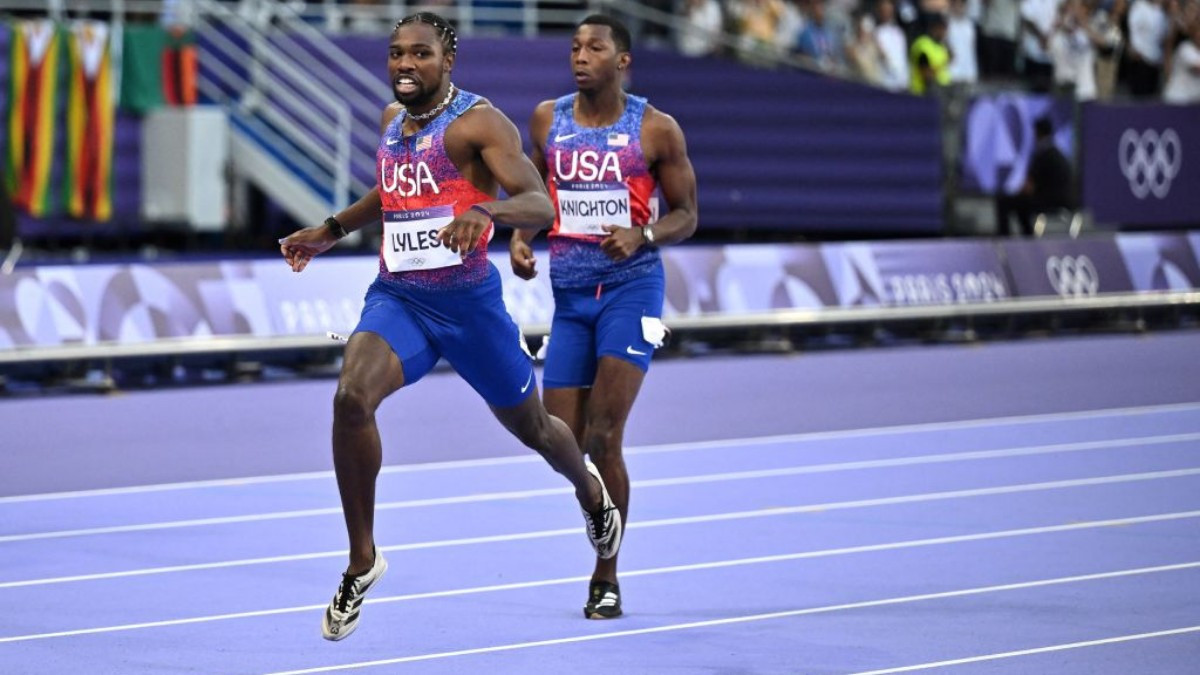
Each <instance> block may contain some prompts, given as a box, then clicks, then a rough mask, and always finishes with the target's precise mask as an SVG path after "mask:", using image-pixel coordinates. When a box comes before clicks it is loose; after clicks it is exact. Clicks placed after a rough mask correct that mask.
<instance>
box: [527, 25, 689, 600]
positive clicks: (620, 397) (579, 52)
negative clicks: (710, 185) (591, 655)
mask: <svg viewBox="0 0 1200 675" xmlns="http://www.w3.org/2000/svg"><path fill="white" fill-rule="evenodd" d="M629 44H630V40H629V31H628V30H627V29H626V28H625V26H624V25H622V24H621V23H620V22H619V21H617V20H615V19H612V18H610V17H605V16H599V15H596V16H589V17H587V18H586V19H584V20H583V21H582V22H581V23H580V24H579V26H578V27H577V28H576V31H575V36H574V38H573V39H572V41H571V72H572V73H573V74H574V76H575V84H576V89H577V91H576V93H574V94H571V95H569V96H564V97H562V98H559V99H556V100H553V101H545V102H543V103H542V104H541V105H539V106H538V107H537V110H536V111H535V112H534V114H533V120H532V121H531V123H530V130H529V135H530V138H531V139H532V140H533V153H532V159H533V163H534V165H535V166H537V168H538V170H540V171H541V173H542V178H544V179H545V180H546V183H547V186H548V188H549V191H550V195H551V198H552V201H553V202H554V205H555V222H554V227H553V229H552V231H551V233H550V237H549V238H550V281H551V286H552V287H553V290H554V319H553V321H552V322H551V326H550V335H549V337H548V338H547V339H548V340H549V344H548V345H547V350H546V369H545V373H544V375H543V379H542V383H543V384H544V385H545V391H546V393H545V401H546V408H547V409H548V410H550V412H551V414H553V415H556V416H558V417H561V418H562V419H564V420H566V421H567V423H568V424H570V425H571V429H572V430H573V431H574V432H575V435H576V436H578V437H579V438H580V443H581V445H582V447H583V450H584V451H585V452H587V453H588V455H589V456H590V457H591V459H592V461H594V462H595V463H596V464H597V466H598V467H599V468H600V473H601V475H603V476H604V481H605V484H606V485H608V487H609V489H610V490H611V491H612V496H613V500H614V501H615V502H616V504H617V508H618V509H619V510H620V512H621V515H622V518H624V517H625V516H626V515H627V513H628V507H629V475H628V473H627V472H626V470H625V460H624V458H623V457H622V443H623V437H624V433H625V421H626V420H627V419H628V417H629V411H630V409H631V408H632V407H633V401H634V399H635V398H636V397H637V393H638V391H639V389H640V388H641V386H642V381H643V380H644V378H645V374H646V371H647V369H649V367H650V357H651V354H652V353H653V352H654V349H655V348H656V347H658V346H660V345H661V344H662V340H663V337H664V333H665V328H664V327H663V324H662V321H661V317H662V309H663V295H664V281H663V266H662V260H661V258H660V256H659V250H658V247H659V246H661V245H663V244H673V243H676V242H680V241H683V240H684V239H687V238H688V237H690V236H691V235H692V233H693V232H694V231H695V230H696V176H695V174H694V173H693V171H692V164H691V161H690V160H689V159H688V156H687V149H686V144H685V142H684V138H683V132H682V131H681V130H680V128H679V125H678V124H677V123H676V122H675V120H674V119H672V118H671V117H670V116H668V115H665V114H663V113H662V112H660V111H658V110H656V109H654V108H653V107H652V106H650V105H648V104H647V103H646V100H645V99H643V98H640V97H637V96H633V95H630V94H627V93H625V92H624V91H623V90H622V86H621V84H622V77H623V75H624V71H625V70H626V69H628V68H629V65H630V63H631V62H632V56H631V55H630V53H629ZM656 189H657V190H659V191H660V192H661V194H662V197H663V199H664V201H665V202H666V206H667V208H668V211H667V212H666V214H665V215H663V217H662V218H660V219H657V220H656V218H655V213H654V212H655V208H654V202H653V196H654V193H655V190H656ZM534 234H535V233H534V232H533V231H529V230H517V231H514V233H513V237H512V240H511V242H510V245H509V246H510V248H509V253H510V258H511V263H512V268H513V272H514V273H516V274H517V276H520V277H522V278H525V279H530V278H532V277H533V276H534V275H536V274H537V270H536V268H535V264H534V258H533V254H532V251H531V250H530V247H529V242H530V241H531V240H532V238H533V235H534ZM621 612H622V609H621V590H620V586H619V585H618V583H617V561H616V558H615V557H614V558H597V560H596V566H595V568H594V570H593V571H592V580H591V584H590V585H589V587H588V598H587V601H586V603H585V604H584V608H583V614H584V616H586V617H587V618H589V619H609V618H614V617H617V616H620V615H621Z"/></svg>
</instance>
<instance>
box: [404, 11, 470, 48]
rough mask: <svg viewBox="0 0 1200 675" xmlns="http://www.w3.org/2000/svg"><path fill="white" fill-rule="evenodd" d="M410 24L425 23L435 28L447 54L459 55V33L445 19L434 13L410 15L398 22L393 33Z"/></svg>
mask: <svg viewBox="0 0 1200 675" xmlns="http://www.w3.org/2000/svg"><path fill="white" fill-rule="evenodd" d="M410 23H423V24H427V25H429V26H433V29H434V30H436V31H437V34H438V38H440V39H441V41H442V47H444V48H445V49H446V52H447V53H449V54H456V53H458V33H456V32H455V31H454V26H451V25H450V22H449V21H447V20H445V19H443V18H442V17H440V16H438V15H437V14H434V13H433V12H417V13H416V14H409V15H408V16H406V17H404V18H403V19H400V20H399V21H397V22H396V27H395V28H393V29H392V32H393V33H395V32H396V31H398V30H400V27H401V26H407V25H408V24H410Z"/></svg>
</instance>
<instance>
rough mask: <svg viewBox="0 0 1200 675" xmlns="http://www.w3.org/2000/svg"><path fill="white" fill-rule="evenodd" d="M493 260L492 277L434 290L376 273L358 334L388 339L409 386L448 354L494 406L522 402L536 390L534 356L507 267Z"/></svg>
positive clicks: (469, 381)
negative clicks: (506, 283)
mask: <svg viewBox="0 0 1200 675" xmlns="http://www.w3.org/2000/svg"><path fill="white" fill-rule="evenodd" d="M489 266H490V269H489V270H488V276H487V279H486V280H485V281H484V282H483V283H482V284H481V285H479V286H476V287H474V288H466V289H454V290H437V291H428V290H421V289H414V288H410V287H406V286H400V285H398V284H395V283H392V282H389V281H386V280H384V279H376V280H375V283H373V284H371V287H370V288H369V289H367V296H366V306H365V307H363V312H362V317H361V318H359V320H358V327H356V328H355V329H354V332H355V333H358V332H369V333H375V334H377V335H379V336H380V337H382V338H383V339H384V340H386V341H387V343H388V344H389V345H390V346H391V348H392V351H394V352H395V353H396V356H398V357H399V358H400V364H401V366H402V367H403V368H404V384H405V386H408V385H410V384H413V383H414V382H416V381H417V380H420V379H421V378H422V377H424V376H425V374H426V373H428V372H429V371H430V370H432V369H433V366H434V364H436V363H437V360H438V357H442V358H445V359H446V361H447V362H448V363H449V364H450V365H451V366H452V367H453V368H454V370H456V371H457V372H458V374H459V375H461V376H462V378H463V379H464V380H466V381H467V384H469V385H471V387H472V388H473V389H474V390H475V391H477V392H479V395H480V396H482V397H483V400H485V401H487V402H488V404H489V405H491V406H494V407H497V408H508V407H511V406H515V405H517V404H518V403H521V402H522V401H524V400H525V399H526V397H528V396H529V395H530V394H532V393H533V391H534V390H535V389H536V386H534V384H533V360H532V359H531V358H530V356H529V352H528V351H527V350H526V349H525V347H524V340H523V339H522V337H521V332H520V330H519V329H518V328H517V324H516V323H514V322H513V320H512V317H510V316H509V315H508V310H506V309H505V307H504V296H503V295H502V292H501V287H500V273H499V272H498V271H497V270H496V267H495V266H494V265H491V264H490V263H489Z"/></svg>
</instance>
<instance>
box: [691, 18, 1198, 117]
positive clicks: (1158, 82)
mask: <svg viewBox="0 0 1200 675" xmlns="http://www.w3.org/2000/svg"><path fill="white" fill-rule="evenodd" d="M676 11H677V13H678V15H679V17H680V18H681V19H682V23H681V26H680V28H679V29H678V30H677V31H676V36H675V37H676V44H677V46H678V48H679V49H680V50H681V51H683V52H684V53H686V54H689V55H694V56H701V55H706V54H715V53H726V54H731V55H734V56H737V57H738V58H741V59H743V60H746V61H748V62H764V61H769V60H772V59H775V60H778V59H788V58H796V59H799V60H801V61H802V62H804V63H806V64H807V65H809V66H810V67H813V68H817V69H820V70H822V71H825V72H829V73H832V74H837V75H841V76H847V77H854V78H857V79H860V80H863V81H866V82H869V83H871V84H874V85H877V86H880V87H884V88H887V89H891V90H895V91H904V90H906V91H911V92H914V93H923V92H927V91H931V90H935V89H937V88H943V87H954V86H957V87H966V88H972V87H975V86H977V85H979V84H980V83H981V82H982V83H998V84H1001V85H1004V86H1017V87H1024V88H1027V89H1030V90H1033V91H1039V92H1050V91H1053V92H1056V93H1070V94H1073V95H1074V96H1075V98H1077V99H1079V100H1092V99H1111V98H1113V97H1115V96H1130V97H1133V98H1137V99H1154V98H1160V97H1161V98H1162V99H1164V100H1166V101H1168V102H1172V103H1187V102H1200V0H1132V1H1130V0H731V1H729V2H718V1H717V0H680V1H679V2H678V7H677V9H676ZM724 36H732V38H733V39H732V40H729V39H726V38H725V37H724Z"/></svg>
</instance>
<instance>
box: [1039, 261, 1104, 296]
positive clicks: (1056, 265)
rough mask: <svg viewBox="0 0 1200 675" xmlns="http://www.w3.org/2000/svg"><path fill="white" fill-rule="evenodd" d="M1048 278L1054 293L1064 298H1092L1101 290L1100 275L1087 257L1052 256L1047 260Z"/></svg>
mask: <svg viewBox="0 0 1200 675" xmlns="http://www.w3.org/2000/svg"><path fill="white" fill-rule="evenodd" d="M1046 276H1047V277H1049V278H1050V285H1051V286H1052V287H1054V292H1055V293H1058V294H1059V295H1061V296H1062V297H1064V298H1083V297H1090V296H1093V295H1095V294H1096V292H1097V291H1099V290H1100V273H1099V272H1097V271H1096V266H1095V265H1093V264H1092V261H1091V259H1090V258H1088V257H1087V256H1086V255H1081V256H1079V257H1075V256H1069V255H1064V256H1063V257H1061V258H1060V257H1058V256H1056V255H1052V256H1050V257H1049V258H1047V259H1046Z"/></svg>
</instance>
